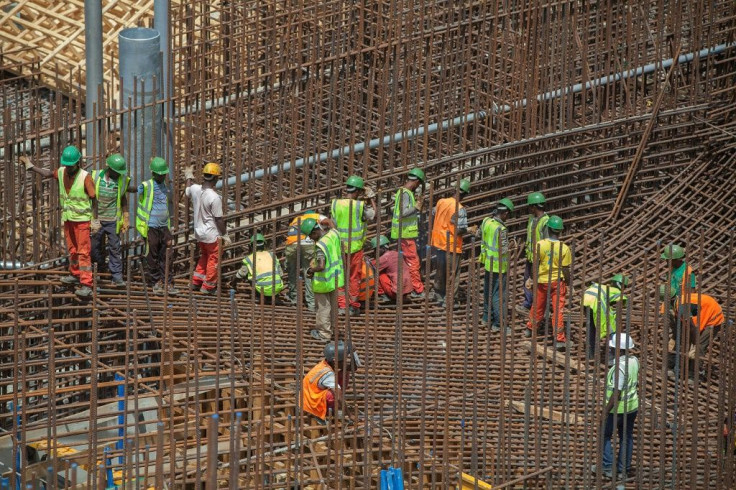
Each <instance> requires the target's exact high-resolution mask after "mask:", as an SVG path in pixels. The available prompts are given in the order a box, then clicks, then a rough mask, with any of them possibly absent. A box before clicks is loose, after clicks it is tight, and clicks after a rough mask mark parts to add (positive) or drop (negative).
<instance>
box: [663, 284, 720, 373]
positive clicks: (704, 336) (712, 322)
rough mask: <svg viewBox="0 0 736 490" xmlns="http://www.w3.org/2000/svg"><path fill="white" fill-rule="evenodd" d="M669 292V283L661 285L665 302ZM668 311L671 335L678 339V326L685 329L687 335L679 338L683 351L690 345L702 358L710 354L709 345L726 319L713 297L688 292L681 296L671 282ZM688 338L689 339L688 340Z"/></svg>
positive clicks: (683, 331)
mask: <svg viewBox="0 0 736 490" xmlns="http://www.w3.org/2000/svg"><path fill="white" fill-rule="evenodd" d="M666 295H667V286H666V285H665V284H662V285H660V286H659V297H660V299H661V300H662V301H664V298H665V297H666ZM669 298H670V300H669V305H670V308H669V310H668V314H669V315H670V321H669V324H670V334H671V337H672V339H674V340H676V339H677V332H678V328H680V326H681V328H682V333H683V334H684V333H685V332H686V330H685V329H687V331H689V332H688V333H689V335H686V336H685V337H680V338H681V342H680V348H681V352H683V353H684V354H685V355H687V353H688V352H689V351H690V348H691V346H693V345H694V346H695V347H696V353H697V356H698V357H699V358H700V359H701V360H702V359H704V358H705V356H706V354H707V353H708V347H709V346H710V344H711V343H712V342H713V339H715V337H716V336H717V335H718V333H719V332H720V331H721V328H722V327H723V324H724V322H725V318H724V316H723V310H722V309H721V305H719V304H718V301H716V299H715V298H714V297H713V296H709V295H707V294H703V293H689V294H688V295H686V296H684V297H682V296H679V297H678V294H677V292H676V291H675V290H674V289H673V288H672V286H671V285H670V291H669ZM686 339H687V342H686V341H685V340H686Z"/></svg>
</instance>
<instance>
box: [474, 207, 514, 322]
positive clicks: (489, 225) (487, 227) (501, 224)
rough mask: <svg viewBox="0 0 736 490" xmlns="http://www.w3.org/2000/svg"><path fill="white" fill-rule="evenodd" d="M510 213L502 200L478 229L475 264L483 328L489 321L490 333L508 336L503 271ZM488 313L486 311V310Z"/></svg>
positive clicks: (506, 263)
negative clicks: (480, 268) (479, 275)
mask: <svg viewBox="0 0 736 490" xmlns="http://www.w3.org/2000/svg"><path fill="white" fill-rule="evenodd" d="M513 210H514V203H513V202H511V200H510V199H507V198H503V199H501V200H500V201H498V203H497V204H496V209H495V210H494V211H493V214H492V215H491V216H488V217H486V218H485V219H483V223H482V224H481V226H480V230H479V233H480V237H481V252H480V257H478V261H479V262H480V263H482V264H483V267H484V268H485V273H484V275H483V325H484V326H485V325H488V320H489V319H490V322H491V331H493V332H500V331H501V325H504V332H505V333H506V334H510V333H511V327H509V324H508V315H507V313H506V312H507V311H508V289H507V288H506V272H507V271H508V268H509V237H508V229H507V228H506V224H505V222H506V220H508V219H509V217H510V216H511V212H512V211H513ZM489 310H490V311H489Z"/></svg>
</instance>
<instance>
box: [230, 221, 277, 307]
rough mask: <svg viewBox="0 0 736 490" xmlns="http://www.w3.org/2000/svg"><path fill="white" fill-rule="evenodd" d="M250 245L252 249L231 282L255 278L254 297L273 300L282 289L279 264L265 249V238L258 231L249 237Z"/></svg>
mask: <svg viewBox="0 0 736 490" xmlns="http://www.w3.org/2000/svg"><path fill="white" fill-rule="evenodd" d="M251 245H252V247H253V251H252V253H251V254H250V255H248V256H247V257H245V258H244V259H243V265H242V267H241V268H240V270H238V272H237V273H236V274H235V278H234V279H233V283H235V281H238V280H247V281H252V280H253V279H254V278H255V286H254V287H255V296H256V298H257V299H259V300H260V299H261V297H263V298H264V299H268V298H273V299H274V302H275V298H276V296H277V295H278V294H279V293H280V292H281V291H283V289H284V281H283V279H282V278H281V276H282V275H283V272H282V271H281V264H279V261H278V259H277V258H276V256H275V255H274V254H273V253H272V252H271V251H270V250H266V238H265V237H264V236H263V235H261V234H260V233H258V234H256V235H255V236H254V237H253V238H252V239H251Z"/></svg>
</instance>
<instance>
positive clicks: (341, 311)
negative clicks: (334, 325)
mask: <svg viewBox="0 0 736 490" xmlns="http://www.w3.org/2000/svg"><path fill="white" fill-rule="evenodd" d="M337 314H338V315H341V316H343V315H345V308H338V309H337Z"/></svg>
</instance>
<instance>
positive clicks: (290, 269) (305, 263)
mask: <svg viewBox="0 0 736 490" xmlns="http://www.w3.org/2000/svg"><path fill="white" fill-rule="evenodd" d="M307 218H312V219H314V220H316V221H317V222H318V223H322V221H324V220H326V219H327V217H326V216H323V215H321V214H319V213H316V212H314V211H305V212H304V213H303V214H301V215H300V216H297V217H296V218H294V219H293V220H291V223H289V231H288V232H287V235H286V247H285V249H284V255H285V257H286V273H287V276H288V282H289V293H288V298H289V300H290V301H291V302H292V303H294V304H296V299H297V295H296V278H297V276H298V275H299V274H300V273H302V274H304V273H306V271H307V269H308V268H309V263H310V262H311V261H312V259H313V258H314V242H313V241H312V239H311V238H309V237H308V236H307V235H302V234H301V231H300V230H299V227H300V226H301V223H302V222H303V221H304V220H305V219H307ZM300 235H301V236H300ZM297 254H301V256H300V258H299V266H300V267H301V270H297ZM304 302H305V303H306V304H307V309H308V310H309V311H314V292H313V291H312V280H311V279H310V278H308V277H304Z"/></svg>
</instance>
